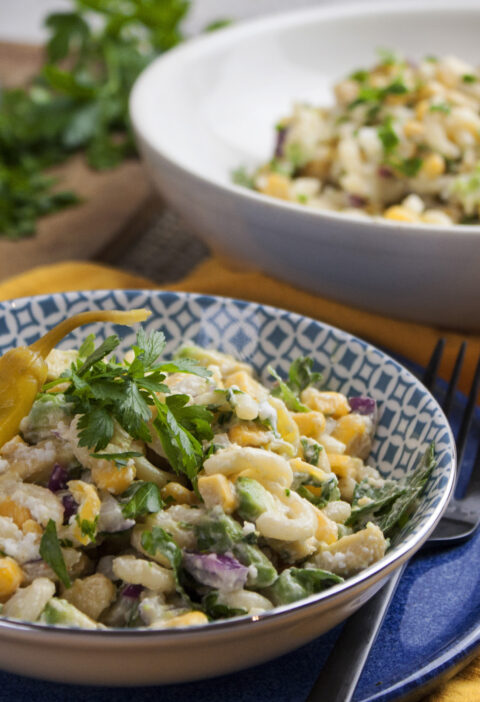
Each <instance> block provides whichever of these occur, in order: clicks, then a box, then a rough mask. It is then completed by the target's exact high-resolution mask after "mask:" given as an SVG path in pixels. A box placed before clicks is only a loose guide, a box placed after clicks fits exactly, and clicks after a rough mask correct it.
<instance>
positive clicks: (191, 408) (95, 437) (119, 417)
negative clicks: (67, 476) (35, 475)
mask: <svg viewBox="0 0 480 702" xmlns="http://www.w3.org/2000/svg"><path fill="white" fill-rule="evenodd" d="M119 343H120V340H119V338H118V337H117V336H115V335H113V336H109V337H108V338H107V339H105V341H104V342H103V343H102V344H100V345H99V346H98V347H97V348H94V346H92V340H91V339H89V340H88V341H87V343H86V344H84V345H83V346H82V349H81V351H82V355H81V356H80V358H79V360H77V361H76V362H75V363H73V364H72V366H71V367H70V369H69V370H67V371H66V372H65V373H63V374H62V377H61V379H59V382H62V383H64V382H68V383H69V386H68V388H67V389H66V390H65V392H64V395H65V398H66V399H67V401H68V402H70V403H71V405H72V412H73V413H74V414H77V415H80V419H79V421H78V429H79V444H80V446H87V447H88V448H91V449H92V456H94V457H95V458H101V459H106V460H111V461H114V462H115V463H116V465H118V466H122V465H126V463H127V462H128V460H129V459H131V458H135V457H137V456H138V455H139V454H138V452H136V451H128V450H127V451H119V452H118V453H117V452H111V451H109V452H106V453H105V452H102V451H103V449H105V448H106V446H108V444H109V443H110V442H111V441H112V439H113V437H114V433H115V422H118V424H119V425H120V426H121V427H122V428H123V429H124V430H125V431H126V432H127V433H128V434H129V435H130V436H131V437H132V438H133V439H140V440H142V441H146V442H149V441H151V440H152V428H153V430H154V431H156V433H157V434H158V436H159V437H160V441H161V443H162V446H163V449H164V451H165V454H166V456H167V458H168V460H169V461H170V463H171V466H172V468H173V470H174V471H175V472H177V473H179V474H180V473H183V474H185V475H187V476H188V478H189V479H190V480H191V481H192V483H193V484H194V485H195V479H196V475H197V473H198V471H199V469H200V467H201V465H202V462H203V460H204V452H203V446H202V443H201V442H202V440H203V439H207V440H209V439H211V438H212V437H213V432H212V427H211V425H212V421H213V415H212V414H211V412H210V411H209V410H208V409H206V408H205V407H203V406H200V405H189V404H188V400H189V397H188V395H183V394H169V393H170V388H169V387H168V385H167V384H166V383H165V379H166V377H167V374H168V373H193V374H196V375H199V376H201V377H208V376H209V375H210V372H209V371H208V370H207V369H205V368H204V367H203V366H201V365H199V364H198V363H197V362H196V361H194V360H192V359H185V358H179V359H177V360H174V361H162V360H161V359H160V355H161V353H162V351H163V350H164V348H165V337H164V335H163V333H162V332H158V331H153V332H152V333H151V334H146V332H145V331H144V329H143V328H141V329H140V330H139V332H138V333H137V340H136V344H135V345H134V346H133V352H134V358H133V360H132V361H130V362H128V361H125V362H123V363H119V362H117V361H116V359H115V358H107V357H108V356H110V354H112V352H113V351H115V349H116V348H117V347H118V345H119ZM85 355H86V357H85ZM49 387H51V384H49ZM159 395H160V397H159ZM165 395H166V397H165V399H160V398H162V396H165Z"/></svg>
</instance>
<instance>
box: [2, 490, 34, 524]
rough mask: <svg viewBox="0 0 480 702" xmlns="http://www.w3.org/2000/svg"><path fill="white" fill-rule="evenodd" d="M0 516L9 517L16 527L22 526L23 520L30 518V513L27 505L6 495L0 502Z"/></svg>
mask: <svg viewBox="0 0 480 702" xmlns="http://www.w3.org/2000/svg"><path fill="white" fill-rule="evenodd" d="M0 517H10V519H11V520H12V521H14V522H15V524H16V525H17V526H18V527H22V526H23V523H24V522H26V521H27V520H31V519H32V514H31V512H30V510H29V509H28V508H27V507H22V505H19V504H17V503H16V502H15V501H14V500H12V499H10V498H9V497H7V498H6V499H5V500H2V501H1V502H0Z"/></svg>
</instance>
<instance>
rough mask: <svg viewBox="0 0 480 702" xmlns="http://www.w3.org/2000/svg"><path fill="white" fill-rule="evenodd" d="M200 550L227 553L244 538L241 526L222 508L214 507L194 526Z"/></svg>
mask: <svg viewBox="0 0 480 702" xmlns="http://www.w3.org/2000/svg"><path fill="white" fill-rule="evenodd" d="M194 531H195V536H196V538H197V548H198V549H199V551H214V552H215V553H225V552H226V551H231V550H232V549H233V547H234V545H235V544H236V543H239V542H240V541H242V540H243V538H244V534H243V532H242V528H241V526H240V525H239V524H238V522H236V521H235V520H234V519H232V518H231V517H229V516H228V515H226V514H225V513H224V512H223V510H222V509H221V508H214V509H213V510H211V511H210V512H209V513H208V514H207V515H206V516H205V518H204V519H203V520H202V521H201V522H200V523H198V524H195V526H194Z"/></svg>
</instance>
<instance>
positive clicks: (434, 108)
mask: <svg viewBox="0 0 480 702" xmlns="http://www.w3.org/2000/svg"><path fill="white" fill-rule="evenodd" d="M429 110H430V112H443V113H445V114H446V115H448V114H450V112H451V111H452V108H451V107H450V105H447V104H446V103H444V102H441V103H438V104H436V105H430V107H429Z"/></svg>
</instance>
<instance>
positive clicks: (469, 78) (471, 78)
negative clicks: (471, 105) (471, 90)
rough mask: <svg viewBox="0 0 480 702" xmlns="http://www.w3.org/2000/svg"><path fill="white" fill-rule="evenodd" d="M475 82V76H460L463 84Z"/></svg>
mask: <svg viewBox="0 0 480 702" xmlns="http://www.w3.org/2000/svg"><path fill="white" fill-rule="evenodd" d="M477 80H478V78H477V76H474V75H473V74H472V73H465V75H463V76H462V81H463V82H464V83H476V82H477Z"/></svg>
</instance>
